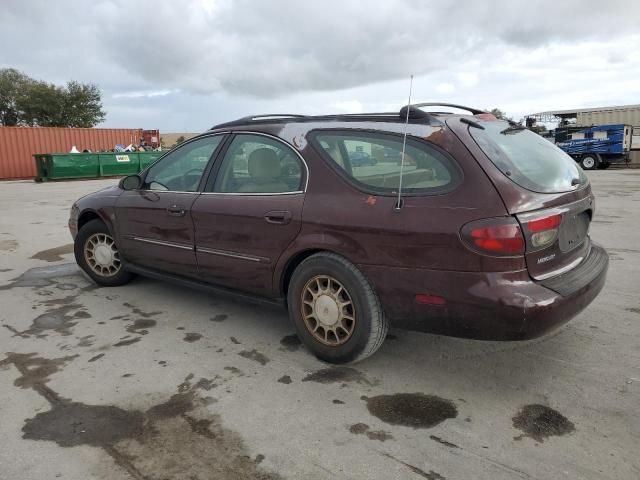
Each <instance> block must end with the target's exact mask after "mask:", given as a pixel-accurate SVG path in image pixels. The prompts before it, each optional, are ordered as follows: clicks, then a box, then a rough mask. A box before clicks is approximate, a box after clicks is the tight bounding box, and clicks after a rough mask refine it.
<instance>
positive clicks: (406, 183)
mask: <svg viewBox="0 0 640 480" xmlns="http://www.w3.org/2000/svg"><path fill="white" fill-rule="evenodd" d="M311 141H312V143H313V144H314V146H315V147H316V149H318V150H319V151H320V152H321V153H322V154H323V156H324V157H325V158H326V159H327V160H328V161H329V163H330V164H331V165H332V167H333V168H335V169H337V170H338V171H339V172H340V173H341V174H343V175H344V176H346V177H347V179H349V180H350V181H352V182H353V183H355V184H356V186H358V187H359V188H361V189H362V190H365V191H371V192H375V193H380V194H384V193H390V194H391V193H396V192H397V191H398V186H399V184H400V170H401V168H402V191H403V192H405V193H407V194H411V193H415V194H437V193H443V192H446V191H449V190H451V189H453V188H454V187H455V186H456V185H457V184H458V183H459V181H460V178H461V173H460V171H459V170H458V168H457V167H456V166H455V165H454V164H453V162H451V161H450V160H449V159H448V158H447V157H446V156H445V155H444V154H443V153H442V152H440V151H439V150H438V149H436V148H435V147H432V146H430V145H428V144H426V143H423V142H418V141H416V140H413V139H409V138H408V139H407V143H406V148H405V153H404V167H402V137H401V136H396V135H387V134H380V133H368V132H345V131H317V132H314V133H313V134H312V135H311Z"/></svg>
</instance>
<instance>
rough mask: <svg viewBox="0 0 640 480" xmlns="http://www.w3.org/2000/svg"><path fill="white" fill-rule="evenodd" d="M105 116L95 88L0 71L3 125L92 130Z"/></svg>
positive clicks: (100, 97) (98, 92)
mask: <svg viewBox="0 0 640 480" xmlns="http://www.w3.org/2000/svg"><path fill="white" fill-rule="evenodd" d="M105 116H106V114H105V112H104V110H103V109H102V96H101V93H100V89H99V88H98V87H97V86H96V85H93V84H84V83H79V82H76V81H70V82H67V85H66V86H58V85H54V84H52V83H47V82H44V81H41V80H35V79H33V78H31V77H29V76H28V75H26V74H24V73H22V72H19V71H18V70H15V69H13V68H3V69H0V125H3V126H6V127H10V126H32V127H93V126H95V125H96V124H98V123H100V122H102V121H103V120H104V119H105Z"/></svg>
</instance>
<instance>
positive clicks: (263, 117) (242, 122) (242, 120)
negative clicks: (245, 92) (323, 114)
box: [211, 113, 306, 130]
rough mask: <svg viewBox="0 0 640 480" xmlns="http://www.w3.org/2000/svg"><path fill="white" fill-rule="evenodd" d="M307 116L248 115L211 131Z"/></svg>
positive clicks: (289, 114)
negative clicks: (269, 120)
mask: <svg viewBox="0 0 640 480" xmlns="http://www.w3.org/2000/svg"><path fill="white" fill-rule="evenodd" d="M304 117H306V115H298V114H295V113H266V114H264V115H248V116H246V117H242V118H238V119H237V120H232V121H230V122H224V123H220V124H218V125H214V126H213V127H211V130H213V129H215V128H221V127H232V126H234V125H245V124H247V123H251V122H254V121H256V120H266V119H270V118H274V119H283V118H304Z"/></svg>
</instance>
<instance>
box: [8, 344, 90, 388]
mask: <svg viewBox="0 0 640 480" xmlns="http://www.w3.org/2000/svg"><path fill="white" fill-rule="evenodd" d="M37 355H38V354H37V353H11V352H10V353H7V356H6V358H5V359H4V360H0V368H2V367H6V366H8V365H11V364H13V365H14V366H15V367H16V368H17V369H18V371H19V372H20V374H21V376H20V377H18V378H16V380H15V381H14V382H13V384H14V385H15V386H16V387H20V388H35V387H38V386H43V385H44V384H46V383H47V382H48V381H49V377H50V376H51V375H53V374H54V373H56V372H59V371H60V370H61V369H62V367H64V366H65V365H66V364H67V363H68V362H70V361H71V360H73V359H74V358H77V357H78V355H71V356H68V357H62V358H52V359H48V358H42V357H38V356H37Z"/></svg>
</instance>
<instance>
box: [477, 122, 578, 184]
mask: <svg viewBox="0 0 640 480" xmlns="http://www.w3.org/2000/svg"><path fill="white" fill-rule="evenodd" d="M478 123H480V124H481V125H482V126H483V127H484V128H485V129H484V130H481V129H479V128H472V127H470V128H469V131H470V132H471V136H472V137H473V138H474V140H475V141H476V143H477V144H478V145H479V146H480V148H481V149H482V151H483V152H484V153H485V154H486V155H487V157H489V158H490V159H491V161H492V162H493V163H494V164H495V166H496V167H498V168H499V169H500V171H501V172H502V173H504V174H505V175H506V176H507V177H509V178H510V179H511V180H513V181H514V182H515V183H517V184H518V185H520V186H521V187H524V188H526V189H528V190H532V191H534V192H540V193H557V192H567V191H570V190H573V189H575V188H576V187H575V184H576V183H578V184H585V183H587V181H588V180H587V177H586V175H585V174H584V172H583V171H582V169H581V168H580V167H579V166H578V164H577V163H576V162H575V161H574V160H573V159H572V158H571V157H570V156H569V155H567V154H566V153H565V152H563V151H562V150H560V149H559V148H558V147H556V146H555V145H554V144H553V143H551V142H550V141H548V140H545V139H544V138H542V137H541V136H540V135H537V134H535V133H533V132H531V131H529V130H527V129H525V128H518V127H516V128H513V127H510V126H509V124H508V123H507V122H503V121H478ZM572 182H573V183H574V185H572Z"/></svg>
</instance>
